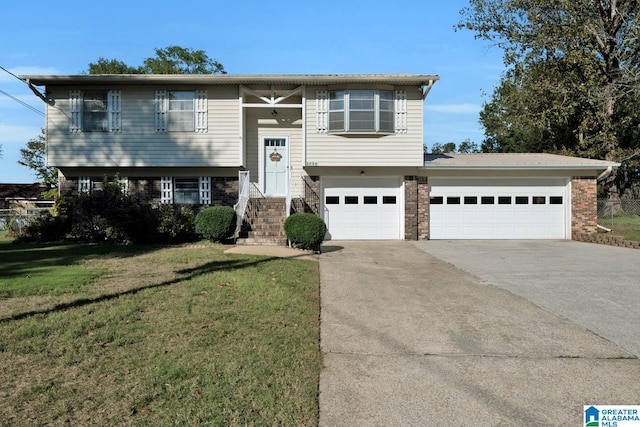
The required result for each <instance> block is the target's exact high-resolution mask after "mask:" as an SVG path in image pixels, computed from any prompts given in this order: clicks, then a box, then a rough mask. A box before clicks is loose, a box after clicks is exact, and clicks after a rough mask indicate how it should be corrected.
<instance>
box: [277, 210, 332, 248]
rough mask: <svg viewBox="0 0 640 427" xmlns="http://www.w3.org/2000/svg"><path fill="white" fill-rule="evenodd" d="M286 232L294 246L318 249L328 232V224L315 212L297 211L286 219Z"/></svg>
mask: <svg viewBox="0 0 640 427" xmlns="http://www.w3.org/2000/svg"><path fill="white" fill-rule="evenodd" d="M284 232H285V233H286V234H287V239H289V241H290V242H291V244H292V245H293V246H294V247H296V248H302V249H312V250H315V251H317V250H319V249H320V244H321V243H322V241H323V240H324V236H325V234H327V225H326V224H325V223H324V221H323V220H322V218H320V217H319V216H316V215H314V214H311V213H296V214H293V215H291V216H290V217H289V218H287V219H286V220H285V222H284Z"/></svg>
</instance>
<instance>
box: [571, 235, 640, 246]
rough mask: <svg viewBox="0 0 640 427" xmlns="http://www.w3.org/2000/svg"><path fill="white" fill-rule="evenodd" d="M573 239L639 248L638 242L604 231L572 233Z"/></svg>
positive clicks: (639, 243)
mask: <svg viewBox="0 0 640 427" xmlns="http://www.w3.org/2000/svg"><path fill="white" fill-rule="evenodd" d="M573 240H578V241H581V242H588V243H598V244H601V245H609V246H619V247H621V248H631V249H640V242H631V241H628V240H624V238H623V237H622V236H613V235H611V234H604V233H592V234H587V233H574V234H573Z"/></svg>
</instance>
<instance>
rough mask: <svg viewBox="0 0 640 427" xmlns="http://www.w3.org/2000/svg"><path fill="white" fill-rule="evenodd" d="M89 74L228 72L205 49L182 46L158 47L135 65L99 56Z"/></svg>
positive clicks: (91, 65)
mask: <svg viewBox="0 0 640 427" xmlns="http://www.w3.org/2000/svg"><path fill="white" fill-rule="evenodd" d="M88 72H89V74H226V71H225V69H224V66H223V65H222V64H221V63H219V62H218V61H216V60H215V59H212V58H210V57H209V55H207V53H206V52H205V51H204V50H193V49H189V48H184V47H180V46H168V47H165V48H156V49H155V56H151V57H149V58H146V59H144V61H143V63H142V65H140V66H138V67H133V66H130V65H127V64H126V63H124V62H122V61H120V60H117V59H106V58H102V57H100V58H98V60H97V61H96V62H92V63H89V70H88Z"/></svg>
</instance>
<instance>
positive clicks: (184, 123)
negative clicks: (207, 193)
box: [167, 92, 197, 187]
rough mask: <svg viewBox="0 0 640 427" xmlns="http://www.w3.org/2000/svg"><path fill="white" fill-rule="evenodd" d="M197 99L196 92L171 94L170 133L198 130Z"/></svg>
mask: <svg viewBox="0 0 640 427" xmlns="http://www.w3.org/2000/svg"><path fill="white" fill-rule="evenodd" d="M195 97H196V93H195V92H169V120H168V126H167V130H168V131H183V132H193V131H195V130H196V119H195V99H196V98H195ZM196 187H197V185H196Z"/></svg>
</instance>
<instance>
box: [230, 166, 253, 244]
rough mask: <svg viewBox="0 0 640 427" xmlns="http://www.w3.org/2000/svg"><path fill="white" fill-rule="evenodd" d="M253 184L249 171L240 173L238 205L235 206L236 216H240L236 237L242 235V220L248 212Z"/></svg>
mask: <svg viewBox="0 0 640 427" xmlns="http://www.w3.org/2000/svg"><path fill="white" fill-rule="evenodd" d="M250 188H251V182H250V177H249V171H239V172H238V203H236V204H235V205H234V207H233V208H234V209H235V211H236V215H237V216H238V222H237V223H236V232H235V237H236V238H237V237H238V235H239V234H240V228H241V227H242V220H243V219H244V213H245V211H246V210H247V204H248V203H249V198H250V194H249V193H250Z"/></svg>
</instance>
